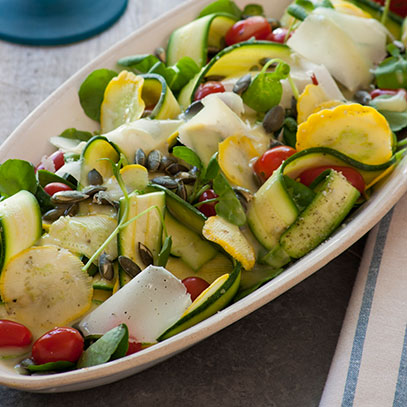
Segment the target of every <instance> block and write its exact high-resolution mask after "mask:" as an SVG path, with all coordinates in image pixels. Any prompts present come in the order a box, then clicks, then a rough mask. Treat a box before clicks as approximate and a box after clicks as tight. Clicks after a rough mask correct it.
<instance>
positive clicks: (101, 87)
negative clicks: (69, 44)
mask: <svg viewBox="0 0 407 407" xmlns="http://www.w3.org/2000/svg"><path fill="white" fill-rule="evenodd" d="M115 76H117V72H115V71H112V70H110V69H97V70H96V71H93V72H92V73H91V74H90V75H89V76H88V77H87V78H86V79H85V80H84V81H83V82H82V85H81V87H80V88H79V101H80V104H81V106H82V109H83V110H84V112H85V113H86V115H87V116H88V117H90V118H91V119H93V120H96V121H100V106H101V104H102V102H103V96H104V94H105V89H106V86H107V85H108V83H109V82H110V81H111V80H112V79H113V78H114V77H115Z"/></svg>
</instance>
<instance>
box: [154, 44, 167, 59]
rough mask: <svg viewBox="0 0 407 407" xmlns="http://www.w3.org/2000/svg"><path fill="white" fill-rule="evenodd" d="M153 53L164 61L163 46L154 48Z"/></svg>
mask: <svg viewBox="0 0 407 407" xmlns="http://www.w3.org/2000/svg"><path fill="white" fill-rule="evenodd" d="M154 55H155V56H156V57H157V58H158V59H159V60H160V61H161V62H164V63H165V59H166V56H165V49H164V48H163V47H158V48H156V49H155V50H154Z"/></svg>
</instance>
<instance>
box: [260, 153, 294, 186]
mask: <svg viewBox="0 0 407 407" xmlns="http://www.w3.org/2000/svg"><path fill="white" fill-rule="evenodd" d="M295 153H296V151H295V149H294V148H292V147H289V146H278V147H273V148H270V150H267V151H266V152H265V153H264V154H263V155H262V156H261V157H260V158H259V159H258V160H257V161H256V162H255V163H254V166H253V169H254V172H255V173H256V175H257V176H258V177H259V179H260V180H261V181H262V182H265V181H266V180H267V179H268V178H269V177H270V176H271V175H272V174H273V172H274V171H275V170H276V169H277V168H278V167H279V166H280V165H281V163H282V162H283V161H285V160H286V159H287V158H288V157H290V156H292V155H293V154H295Z"/></svg>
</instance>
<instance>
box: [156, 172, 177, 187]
mask: <svg viewBox="0 0 407 407" xmlns="http://www.w3.org/2000/svg"><path fill="white" fill-rule="evenodd" d="M151 182H152V183H153V184H158V185H161V186H163V187H165V188H168V189H177V188H178V182H177V181H175V180H174V179H172V178H171V177H169V176H167V175H164V176H162V177H156V178H153V179H152V180H151Z"/></svg>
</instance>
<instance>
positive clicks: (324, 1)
mask: <svg viewBox="0 0 407 407" xmlns="http://www.w3.org/2000/svg"><path fill="white" fill-rule="evenodd" d="M317 7H325V8H333V9H334V8H335V7H334V5H333V4H332V2H331V0H321V1H320V2H319V3H317Z"/></svg>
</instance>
